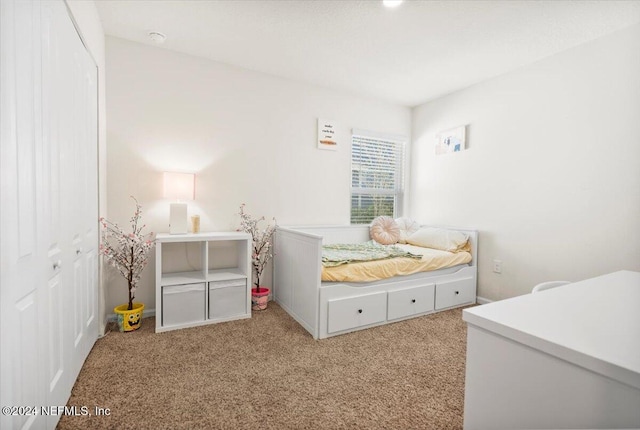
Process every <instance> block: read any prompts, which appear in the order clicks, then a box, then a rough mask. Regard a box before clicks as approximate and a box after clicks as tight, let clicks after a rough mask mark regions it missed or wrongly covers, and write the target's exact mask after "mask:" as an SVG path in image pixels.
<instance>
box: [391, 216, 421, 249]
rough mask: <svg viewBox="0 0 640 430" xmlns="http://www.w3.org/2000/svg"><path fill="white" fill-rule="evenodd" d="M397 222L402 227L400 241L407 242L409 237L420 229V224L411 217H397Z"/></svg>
mask: <svg viewBox="0 0 640 430" xmlns="http://www.w3.org/2000/svg"><path fill="white" fill-rule="evenodd" d="M396 224H398V227H399V228H400V237H399V238H398V243H407V238H408V237H409V236H411V234H413V233H415V232H416V231H418V230H419V229H420V224H418V223H417V222H415V221H414V220H412V219H411V218H406V217H402V218H396Z"/></svg>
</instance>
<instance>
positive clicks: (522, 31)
mask: <svg viewBox="0 0 640 430" xmlns="http://www.w3.org/2000/svg"><path fill="white" fill-rule="evenodd" d="M96 3H97V7H98V12H99V14H100V17H101V19H102V23H103V26H104V30H105V32H106V34H107V35H111V36H117V37H121V38H124V39H129V40H133V41H137V42H141V43H146V44H150V45H152V44H153V42H151V41H150V40H149V38H148V37H147V34H148V33H149V32H150V31H158V32H161V33H164V34H166V36H167V39H166V41H165V43H164V44H163V45H162V47H163V48H166V49H170V50H173V51H179V52H183V53H188V54H192V55H196V56H200V57H207V58H210V59H212V60H216V61H219V62H222V63H228V64H233V65H236V66H240V67H244V68H247V69H251V70H256V71H260V72H264V73H268V74H271V75H275V76H280V77H284V78H288V79H293V80H296V81H301V82H307V83H312V84H317V85H321V86H323V87H328V88H333V89H337V90H340V91H347V92H351V93H355V94H360V95H365V96H369V97H374V98H377V99H381V100H385V101H389V102H393V103H397V104H401V105H405V106H416V105H419V104H421V103H424V102H426V101H428V100H432V99H434V98H437V97H439V96H442V95H444V94H448V93H451V92H453V91H456V90H459V89H461V88H464V87H467V86H469V85H472V84H474V83H477V82H480V81H483V80H485V79H488V78H491V77H493V76H497V75H500V74H503V73H506V72H508V71H511V70H514V69H516V68H518V67H522V66H524V65H526V64H529V63H532V62H534V61H537V60H539V59H542V58H544V57H547V56H550V55H553V54H555V53H558V52H560V51H563V50H565V49H568V48H571V47H573V46H576V45H579V44H581V43H584V42H587V41H589V40H592V39H595V38H598V37H601V36H603V35H606V34H608V33H611V32H613V31H616V30H618V29H621V28H624V27H628V26H630V25H633V24H636V23H639V22H640V1H637V0H636V1H579V0H572V1H516V0H512V1H417V0H414V1H410V0H409V1H405V2H404V3H403V4H401V5H400V6H399V7H397V8H395V9H387V8H385V7H383V5H382V2H381V1H378V0H367V1H355V0H353V1H346V0H345V1H335V0H333V1H325V0H306V1H294V0H289V1H283V0H280V1H276V0H235V1H233V0H228V1H224V0H217V1H204V0H199V1H141V0H119V1H112V0H98V1H97V2H96ZM594 60H595V59H594ZM596 61H597V60H596Z"/></svg>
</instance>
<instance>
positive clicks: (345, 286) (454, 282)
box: [273, 225, 478, 339]
mask: <svg viewBox="0 0 640 430" xmlns="http://www.w3.org/2000/svg"><path fill="white" fill-rule="evenodd" d="M440 228H447V229H450V230H455V231H462V232H464V233H467V234H468V235H469V237H470V241H471V255H472V258H473V260H472V261H471V263H469V264H464V265H459V266H455V267H451V268H448V269H441V270H436V271H433V272H423V273H416V274H414V275H408V276H397V277H394V278H390V279H385V280H382V281H375V282H362V283H345V282H321V279H320V278H321V272H322V245H323V244H332V243H361V242H366V241H367V240H369V226H368V225H350V226H349V225H347V226H323V227H278V228H277V230H276V234H275V252H274V265H273V266H274V272H273V286H274V288H273V290H274V296H273V298H274V300H275V301H276V302H277V303H278V304H279V305H280V306H282V308H283V309H284V310H286V311H287V312H288V313H289V315H291V316H292V317H293V318H294V319H295V320H296V321H298V322H299V323H300V324H301V325H302V326H303V327H304V328H305V329H306V330H307V331H308V332H309V333H311V335H312V336H313V338H314V339H324V338H327V337H330V336H336V335H339V334H344V333H349V332H352V331H355V330H361V329H365V328H370V327H375V326H378V325H382V324H387V323H390V322H396V321H402V320H404V319H408V318H414V317H417V316H421V315H426V314H430V313H433V312H438V311H442V310H445V309H451V308H455V307H459V306H464V305H468V304H472V303H475V302H476V285H477V277H478V267H477V261H478V258H477V256H478V232H477V231H475V230H468V229H458V228H455V229H453V228H448V227H440Z"/></svg>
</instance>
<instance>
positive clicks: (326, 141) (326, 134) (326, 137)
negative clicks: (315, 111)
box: [318, 118, 338, 151]
mask: <svg viewBox="0 0 640 430" xmlns="http://www.w3.org/2000/svg"><path fill="white" fill-rule="evenodd" d="M337 132H338V131H337V127H336V123H335V121H331V120H327V119H322V118H318V149H329V150H331V151H335V150H337V149H338V136H337Z"/></svg>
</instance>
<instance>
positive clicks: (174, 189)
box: [164, 172, 196, 200]
mask: <svg viewBox="0 0 640 430" xmlns="http://www.w3.org/2000/svg"><path fill="white" fill-rule="evenodd" d="M195 183H196V175H194V174H193V173H175V172H164V198H165V199H171V200H193V199H194V196H195Z"/></svg>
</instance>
